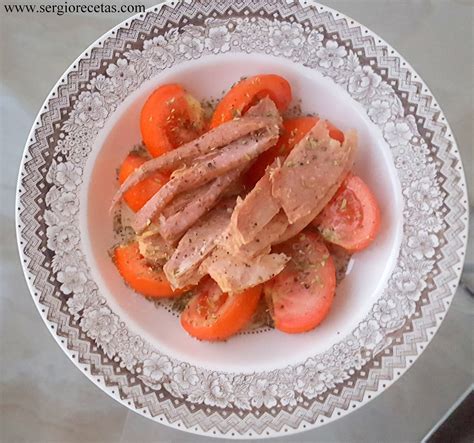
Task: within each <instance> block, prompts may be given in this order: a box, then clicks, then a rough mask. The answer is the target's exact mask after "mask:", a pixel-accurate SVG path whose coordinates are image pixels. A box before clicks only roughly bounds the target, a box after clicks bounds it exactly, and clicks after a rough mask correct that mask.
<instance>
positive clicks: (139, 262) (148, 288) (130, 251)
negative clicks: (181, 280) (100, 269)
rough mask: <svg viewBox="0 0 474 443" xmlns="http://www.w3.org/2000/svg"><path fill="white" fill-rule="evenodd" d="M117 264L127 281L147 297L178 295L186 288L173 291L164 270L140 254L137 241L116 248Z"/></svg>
mask: <svg viewBox="0 0 474 443" xmlns="http://www.w3.org/2000/svg"><path fill="white" fill-rule="evenodd" d="M113 259H114V263H115V266H117V269H118V271H119V272H120V275H121V276H122V277H123V279H124V280H125V282H126V283H127V284H128V285H129V286H130V287H131V288H132V289H134V290H135V291H136V292H139V293H140V294H142V295H146V296H147V297H157V298H161V297H176V296H178V295H181V294H182V293H183V292H185V291H186V290H187V288H186V289H180V290H177V291H173V290H172V289H171V286H170V284H169V283H168V281H167V280H166V277H165V274H164V272H163V270H161V269H160V270H158V269H153V268H152V267H151V266H149V265H148V263H147V262H146V261H145V259H144V258H143V256H142V255H141V254H140V250H139V247H138V243H137V242H133V243H129V244H127V245H121V246H118V247H117V248H115V250H114V255H113Z"/></svg>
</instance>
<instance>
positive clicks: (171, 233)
mask: <svg viewBox="0 0 474 443" xmlns="http://www.w3.org/2000/svg"><path fill="white" fill-rule="evenodd" d="M241 173H242V168H240V169H234V170H233V171H230V172H228V173H227V174H225V175H221V176H220V177H217V178H216V179H214V180H213V181H212V182H209V183H207V184H205V185H204V186H202V187H201V188H199V192H193V193H192V194H193V198H192V200H189V201H188V202H187V203H186V205H185V206H184V207H183V208H182V209H181V210H179V211H177V212H176V213H174V214H173V215H170V216H169V217H168V218H164V217H160V219H159V221H158V226H159V232H160V233H161V235H162V236H163V238H164V239H166V240H167V241H168V242H170V243H173V242H175V241H176V240H178V239H179V238H180V237H181V235H183V234H184V233H185V232H186V230H187V229H189V228H190V227H191V226H192V225H193V224H194V223H196V222H197V221H198V220H199V218H200V217H201V216H202V215H204V214H205V213H206V212H208V211H209V210H211V209H212V208H213V207H214V206H215V205H216V204H217V202H218V201H219V199H220V198H221V197H222V195H223V194H224V192H225V191H226V190H227V189H228V188H229V186H230V185H231V184H232V183H233V182H235V180H237V178H238V177H239V175H240V174H241Z"/></svg>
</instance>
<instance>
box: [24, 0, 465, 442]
mask: <svg viewBox="0 0 474 443" xmlns="http://www.w3.org/2000/svg"><path fill="white" fill-rule="evenodd" d="M261 72H274V73H279V74H282V75H284V76H285V77H286V78H287V79H288V80H289V81H290V83H291V84H292V86H293V92H294V95H295V96H296V98H297V99H301V107H302V109H303V112H318V113H320V114H321V115H323V116H325V117H327V118H329V119H330V120H331V121H333V122H334V123H335V124H336V125H337V126H339V127H341V128H342V129H349V128H351V127H353V128H356V129H357V130H358V132H359V138H360V148H359V156H358V158H357V159H356V171H357V173H358V174H360V175H361V176H362V177H363V178H364V180H366V181H367V182H368V183H369V185H370V187H371V188H372V189H374V190H375V191H376V194H377V197H378V200H379V202H380V204H381V209H382V214H383V220H382V234H381V235H380V237H379V238H378V239H377V241H376V242H375V243H374V244H373V245H372V246H371V248H369V249H368V250H366V251H364V252H363V253H360V254H357V255H356V256H354V257H353V259H352V260H351V263H350V265H349V272H348V273H347V275H346V277H345V279H344V280H343V282H342V283H341V285H340V286H339V287H338V291H337V297H336V302H335V304H334V306H333V309H332V311H331V314H330V316H329V317H328V319H327V320H326V321H325V322H324V323H323V325H321V326H320V327H318V328H317V329H316V330H314V331H312V332H311V333H307V334H302V335H296V336H293V335H285V334H282V333H279V332H278V331H275V330H269V329H264V328H260V329H257V330H254V331H250V332H247V333H244V334H241V335H239V336H237V337H234V338H233V339H231V340H229V341H228V342H226V343H218V344H209V343H201V342H198V341H196V340H193V339H191V338H190V337H189V336H187V335H186V334H185V332H183V331H182V330H181V327H180V326H179V322H178V319H177V315H176V313H175V312H174V311H173V310H171V309H163V307H159V306H158V307H156V306H155V305H154V304H152V303H150V302H149V301H148V300H146V299H144V298H142V297H140V296H138V295H136V294H134V293H133V292H132V291H130V290H129V289H128V288H127V287H126V286H125V285H124V283H123V282H122V280H121V278H120V277H119V276H118V273H117V272H116V270H115V268H114V267H113V264H112V263H111V260H110V259H109V258H108V256H107V250H108V249H109V247H110V246H111V242H112V220H111V219H110V217H109V215H108V214H107V208H108V206H109V202H110V200H111V197H112V195H113V193H114V191H115V187H116V184H115V180H114V178H115V169H116V167H117V166H118V165H119V164H120V162H121V160H122V159H123V157H124V156H125V153H126V152H127V151H128V150H129V149H130V147H131V146H132V145H133V144H135V143H137V142H139V141H140V134H139V130H138V126H139V125H138V114H139V110H140V107H141V105H142V103H143V102H144V100H145V98H146V97H147V95H148V94H149V93H150V91H152V90H153V89H154V88H155V87H156V86H157V85H159V84H162V83H164V82H167V81H170V80H173V81H175V82H180V83H183V84H184V85H185V87H186V88H187V89H188V90H190V92H191V93H192V94H194V95H197V96H198V97H200V98H202V99H204V98H207V97H215V98H217V97H219V96H220V95H221V94H222V90H223V89H226V88H228V87H229V86H230V85H231V84H232V83H233V82H234V81H235V80H237V79H238V78H239V77H241V76H243V75H249V74H255V73H261ZM467 216H468V209H467V197H466V188H465V182H464V176H463V170H462V165H461V160H460V158H459V153H458V150H457V148H456V144H455V141H454V138H453V136H452V134H451V130H450V128H449V126H448V123H447V122H446V120H445V117H444V116H443V113H442V112H441V110H440V108H439V106H438V104H437V103H436V100H435V99H434V98H433V96H432V95H431V93H430V91H429V90H428V88H427V87H426V85H425V83H424V82H423V81H422V79H421V78H420V77H419V76H418V75H417V74H416V72H415V71H414V70H413V69H412V68H411V66H409V64H408V63H407V62H406V61H405V60H404V59H403V58H402V57H401V56H400V55H399V54H398V53H397V52H396V51H395V50H394V49H392V48H391V47H390V46H389V45H388V44H387V43H385V42H384V41H383V40H382V39H380V38H379V37H378V36H377V35H375V34H374V33H373V32H371V31H370V30H368V29H367V28H365V27H363V26H362V25H360V24H359V23H357V22H355V21H354V20H351V19H350V18H348V17H346V16H344V15H343V14H341V13H338V12H336V11H334V10H331V9H329V8H326V7H324V6H322V5H319V4H317V3H313V2H311V1H301V2H298V1H294V2H286V1H284V0H232V1H231V0H220V1H195V0H191V1H186V2H174V1H171V2H167V3H165V4H163V5H159V6H157V7H155V8H152V9H150V10H148V11H147V12H146V13H143V14H140V15H138V16H135V17H134V18H132V19H130V20H127V21H126V22H125V23H123V24H121V25H119V26H118V27H116V28H114V29H113V30H111V31H109V32H108V33H107V34H105V35H104V36H103V37H101V38H100V39H99V40H98V41H96V42H95V43H94V44H93V45H92V46H91V47H90V48H88V49H87V50H86V51H85V52H84V53H83V54H82V55H81V56H80V57H79V58H78V59H77V60H76V62H75V63H74V64H73V65H72V66H71V67H70V68H69V69H68V70H67V71H66V73H65V74H64V75H63V77H62V78H61V79H60V80H59V82H58V83H57V84H56V86H55V87H54V88H53V90H52V91H51V93H50V94H49V96H48V98H47V99H46V101H45V103H44V106H43V107H42V109H41V110H40V112H39V114H38V117H37V119H36V121H35V123H34V125H33V128H32V130H31V133H30V136H29V139H28V142H27V145H26V148H25V152H24V156H23V163H22V166H21V169H20V174H19V182H18V193H17V232H18V246H19V250H20V254H21V259H22V262H23V267H24V271H25V275H26V278H27V281H28V284H29V287H30V291H31V294H32V297H33V299H34V301H35V303H36V305H37V307H38V310H39V311H40V314H41V316H42V317H43V319H44V321H45V323H46V325H47V326H48V328H49V329H50V331H51V333H52V334H53V336H54V337H55V339H56V340H57V342H58V343H59V345H60V346H61V348H62V349H63V350H64V352H65V353H66V354H67V355H68V356H69V357H70V358H71V359H72V360H73V361H74V363H75V364H76V365H77V367H78V368H79V369H80V370H81V371H83V372H84V374H86V375H87V376H88V377H89V378H90V379H91V380H92V381H93V382H94V383H95V384H97V385H98V386H99V387H101V388H102V389H103V390H104V391H105V392H107V393H108V394H109V395H110V396H112V397H113V398H115V399H116V400H117V401H119V402H121V403H122V404H124V405H126V406H128V407H129V408H130V409H132V410H133V411H136V412H138V413H140V414H143V415H144V416H146V417H149V418H151V419H153V420H155V421H157V422H159V423H163V424H166V425H169V426H173V427H175V428H178V429H182V430H186V431H189V432H195V433H198V434H205V435H209V436H225V437H230V438H232V437H234V438H245V437H253V438H257V437H267V436H276V435H284V434H286V433H287V434H289V433H294V432H299V431H302V430H305V429H310V428H315V427H317V426H320V425H322V424H324V423H328V422H330V421H333V420H335V419H337V418H339V417H341V416H343V415H345V414H347V413H349V412H350V411H353V410H354V409H356V408H358V407H360V406H361V405H363V404H364V403H367V402H368V401H369V400H370V399H372V398H374V397H375V396H377V395H378V394H380V393H381V392H382V391H384V390H385V388H387V387H388V386H389V385H391V384H392V383H393V382H394V381H395V380H397V379H398V378H399V377H400V376H401V375H402V374H403V373H404V372H405V371H406V370H407V368H408V367H409V366H411V364H413V362H414V360H415V359H416V358H417V357H418V355H419V354H420V353H421V352H422V351H423V349H425V348H426V346H427V344H428V342H429V341H430V340H431V339H432V337H433V335H434V333H435V332H436V330H437V329H438V327H439V325H440V323H441V321H442V320H443V318H444V316H445V314H446V311H447V309H448V307H449V304H450V302H451V300H452V297H453V294H454V292H455V289H456V286H457V283H458V279H459V276H460V272H461V267H462V264H463V258H464V251H465V245H466V236H467Z"/></svg>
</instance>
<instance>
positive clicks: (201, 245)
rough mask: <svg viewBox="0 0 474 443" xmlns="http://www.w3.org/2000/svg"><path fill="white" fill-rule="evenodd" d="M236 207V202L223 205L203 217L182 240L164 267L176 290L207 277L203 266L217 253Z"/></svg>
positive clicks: (233, 200) (226, 201) (231, 200)
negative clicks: (214, 252) (217, 244)
mask: <svg viewBox="0 0 474 443" xmlns="http://www.w3.org/2000/svg"><path fill="white" fill-rule="evenodd" d="M234 205H235V198H233V199H232V198H230V199H227V200H225V201H223V202H222V203H220V204H219V205H218V206H217V207H216V208H214V209H213V210H212V211H210V212H209V213H208V214H207V215H206V216H204V217H202V219H201V220H200V221H199V222H197V223H196V224H195V225H194V226H193V227H192V228H191V229H189V231H188V232H186V234H185V235H184V236H183V238H182V239H181V240H180V242H179V243H178V246H177V247H176V250H175V251H174V253H173V255H172V256H171V258H170V259H169V261H168V262H167V263H166V264H165V266H164V267H163V270H164V271H165V275H166V277H167V279H168V281H169V282H170V284H171V286H172V287H173V288H174V289H176V288H183V287H185V286H188V285H194V284H197V283H198V282H199V280H200V279H201V277H202V276H203V275H205V272H203V271H202V270H200V269H199V266H200V264H201V263H202V261H203V260H204V259H205V258H206V257H207V256H208V254H209V253H210V252H211V251H212V250H213V249H214V247H215V243H216V241H217V239H218V238H219V236H220V235H221V234H222V233H223V232H224V230H225V229H226V228H227V226H228V224H229V220H230V215H231V213H232V210H233V208H234Z"/></svg>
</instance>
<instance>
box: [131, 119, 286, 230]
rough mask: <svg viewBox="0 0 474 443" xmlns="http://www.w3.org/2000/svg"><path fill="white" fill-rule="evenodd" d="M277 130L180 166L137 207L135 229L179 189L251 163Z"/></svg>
mask: <svg viewBox="0 0 474 443" xmlns="http://www.w3.org/2000/svg"><path fill="white" fill-rule="evenodd" d="M278 133H279V127H278V126H277V125H275V126H272V127H269V128H268V129H265V130H262V131H261V132H260V133H254V134H251V135H247V136H245V137H242V138H240V139H239V140H236V141H234V142H232V143H231V144H229V145H227V146H226V147H225V148H222V149H220V150H219V151H218V152H216V154H215V156H214V157H212V158H206V160H204V161H201V162H197V163H196V164H194V165H193V166H191V167H188V168H185V169H184V170H180V171H179V173H177V174H175V175H173V177H172V178H171V179H170V181H168V182H167V183H166V184H165V185H164V186H163V187H162V188H161V189H160V190H159V191H158V192H157V193H156V194H155V195H154V196H153V197H152V198H151V199H150V200H148V202H147V203H146V204H145V205H144V206H143V207H142V208H141V209H140V211H138V213H137V214H136V216H135V219H134V221H133V223H132V227H133V229H134V230H135V232H137V233H140V232H142V231H143V230H144V229H145V228H146V227H147V225H149V224H150V222H151V220H152V219H153V217H155V216H156V215H159V214H160V213H161V212H162V211H163V209H164V208H165V207H166V206H167V205H168V204H169V203H170V202H171V201H172V200H173V198H174V197H176V196H177V195H179V194H180V193H182V192H185V191H188V190H190V189H194V188H196V187H199V186H201V185H203V184H205V183H208V182H209V181H211V180H213V179H214V178H216V177H219V176H220V175H223V174H225V173H227V172H229V171H231V170H233V169H236V168H241V167H243V166H245V165H247V164H249V163H250V162H251V161H252V160H254V159H255V158H257V157H258V156H259V155H260V154H261V153H262V152H264V151H266V150H267V149H269V148H270V147H271V146H273V145H274V144H275V142H276V140H277V139H278Z"/></svg>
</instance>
